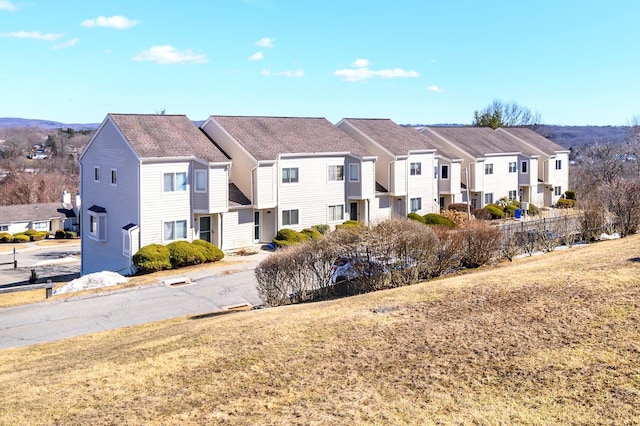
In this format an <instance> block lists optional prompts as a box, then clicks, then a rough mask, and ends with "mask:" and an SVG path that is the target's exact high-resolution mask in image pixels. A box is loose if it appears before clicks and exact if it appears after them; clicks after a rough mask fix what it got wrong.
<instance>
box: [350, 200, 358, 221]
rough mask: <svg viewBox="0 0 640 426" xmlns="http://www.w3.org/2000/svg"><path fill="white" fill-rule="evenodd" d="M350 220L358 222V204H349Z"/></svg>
mask: <svg viewBox="0 0 640 426" xmlns="http://www.w3.org/2000/svg"><path fill="white" fill-rule="evenodd" d="M349 219H351V220H358V203H351V204H349Z"/></svg>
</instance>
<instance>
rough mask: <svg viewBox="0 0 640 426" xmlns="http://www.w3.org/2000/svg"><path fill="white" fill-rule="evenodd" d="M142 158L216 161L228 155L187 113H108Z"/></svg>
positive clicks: (225, 158) (223, 160)
mask: <svg viewBox="0 0 640 426" xmlns="http://www.w3.org/2000/svg"><path fill="white" fill-rule="evenodd" d="M108 118H110V119H111V120H112V121H113V123H114V124H115V125H116V127H117V128H118V130H119V131H120V132H121V134H122V135H123V137H124V138H125V139H126V140H127V142H129V144H130V145H131V147H132V148H133V149H134V150H135V151H136V153H137V154H138V156H139V157H140V158H171V157H197V158H202V159H204V160H206V161H209V162H213V163H218V162H220V163H222V162H228V161H229V158H228V157H227V156H226V155H224V154H223V153H222V151H220V149H218V148H217V147H216V145H215V144H214V143H213V142H212V141H210V140H209V138H208V137H207V136H206V135H205V134H204V133H203V132H202V131H201V130H200V129H199V128H198V127H197V126H196V125H195V124H193V122H192V121H191V120H189V118H188V117H187V116H186V115H164V114H109V116H108Z"/></svg>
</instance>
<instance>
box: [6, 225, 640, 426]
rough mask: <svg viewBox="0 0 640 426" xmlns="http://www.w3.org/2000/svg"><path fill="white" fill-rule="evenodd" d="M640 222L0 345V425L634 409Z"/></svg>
mask: <svg viewBox="0 0 640 426" xmlns="http://www.w3.org/2000/svg"><path fill="white" fill-rule="evenodd" d="M639 328H640V235H636V236H632V237H629V238H625V239H622V240H616V241H608V242H602V243H598V244H594V245H590V246H586V247H582V248H574V249H571V250H563V251H557V252H554V253H549V254H545V255H542V256H533V257H529V258H525V259H519V260H517V261H514V262H513V263H504V264H501V265H499V266H497V267H491V268H483V269H480V270H478V271H477V272H474V273H470V274H464V275H460V276H456V277H450V278H446V279H441V280H436V281H432V282H427V283H423V284H419V285H415V286H411V287H405V288H401V289H395V290H389V291H384V292H379V293H374V294H368V295H362V296H357V297H352V298H348V299H342V300H335V301H330V302H322V303H314V304H307V305H298V306H289V307H285V308H276V309H265V310H258V311H247V312H235V313H228V314H213V313H212V314H211V315H202V316H199V317H193V318H181V319H176V320H171V321H164V322H158V323H153V324H149V325H144V326H138V327H130V328H125V329H119V330H115V331H110V332H104V333H99V334H94V335H88V336H83V337H78V338H73V339H67V340H64V341H59V342H54V343H49V344H43V345H35V346H30V347H26V348H19V349H11V350H4V351H0V383H2V386H0V424H7V425H9V424H11V425H14V424H95V425H101V424H145V425H156V424H157V425H165V424H234V425H236V424H240V425H257V424H274V425H275V424H277V425H284V424H294V425H297V424H299V425H309V424H312V425H314V424H315V425H332V424H348V425H352V424H380V425H389V424H416V425H424V424H427V425H428V424H483V425H497V424H539V425H546V424H637V423H639V422H640V332H639V331H640V330H639Z"/></svg>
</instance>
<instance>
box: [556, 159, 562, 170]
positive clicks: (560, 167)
mask: <svg viewBox="0 0 640 426" xmlns="http://www.w3.org/2000/svg"><path fill="white" fill-rule="evenodd" d="M556 170H562V160H556Z"/></svg>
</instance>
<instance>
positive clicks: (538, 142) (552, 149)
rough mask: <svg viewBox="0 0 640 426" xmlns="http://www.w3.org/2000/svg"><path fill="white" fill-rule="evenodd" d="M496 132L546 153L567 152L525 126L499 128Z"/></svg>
mask: <svg viewBox="0 0 640 426" xmlns="http://www.w3.org/2000/svg"><path fill="white" fill-rule="evenodd" d="M496 132H498V133H500V134H503V135H505V136H508V137H514V138H517V139H519V140H520V141H521V142H524V143H525V144H527V145H529V146H530V147H531V148H533V149H535V150H538V151H540V152H542V153H544V154H546V155H555V154H556V153H558V152H569V151H568V150H567V149H566V148H564V147H563V146H560V145H558V144H557V143H555V142H553V141H551V140H549V139H547V138H545V137H544V136H542V135H540V134H538V133H536V132H535V131H533V130H531V129H527V128H525V127H509V128H500V129H498V130H496Z"/></svg>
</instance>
